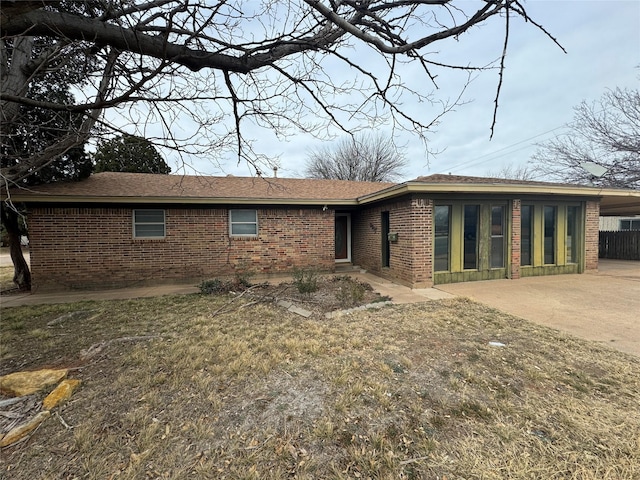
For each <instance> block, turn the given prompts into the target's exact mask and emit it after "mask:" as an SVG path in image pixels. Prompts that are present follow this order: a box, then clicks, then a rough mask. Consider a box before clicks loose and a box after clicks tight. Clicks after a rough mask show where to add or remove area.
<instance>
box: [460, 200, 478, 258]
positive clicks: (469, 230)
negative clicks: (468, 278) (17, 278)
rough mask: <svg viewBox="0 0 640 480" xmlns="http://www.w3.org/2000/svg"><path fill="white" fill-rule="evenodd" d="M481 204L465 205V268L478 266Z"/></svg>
mask: <svg viewBox="0 0 640 480" xmlns="http://www.w3.org/2000/svg"><path fill="white" fill-rule="evenodd" d="M479 210H480V206H479V205H465V206H464V262H463V263H464V265H463V268H464V269H465V270H470V269H477V268H478V212H479Z"/></svg>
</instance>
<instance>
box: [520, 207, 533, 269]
mask: <svg viewBox="0 0 640 480" xmlns="http://www.w3.org/2000/svg"><path fill="white" fill-rule="evenodd" d="M532 212H533V207H532V206H531V205H522V208H521V210H520V265H531V233H532V231H531V221H532V217H531V213H532Z"/></svg>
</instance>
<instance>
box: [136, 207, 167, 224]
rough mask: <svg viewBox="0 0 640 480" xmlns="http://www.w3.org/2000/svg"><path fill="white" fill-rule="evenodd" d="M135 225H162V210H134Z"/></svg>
mask: <svg viewBox="0 0 640 480" xmlns="http://www.w3.org/2000/svg"><path fill="white" fill-rule="evenodd" d="M133 213H134V216H135V222H136V223H164V210H134V212H133Z"/></svg>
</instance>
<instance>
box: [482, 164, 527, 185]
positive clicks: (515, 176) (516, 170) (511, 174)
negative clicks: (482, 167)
mask: <svg viewBox="0 0 640 480" xmlns="http://www.w3.org/2000/svg"><path fill="white" fill-rule="evenodd" d="M486 176H487V177H489V178H504V179H507V180H527V181H529V180H535V178H536V173H535V171H534V168H532V167H531V165H517V166H516V165H513V164H508V165H505V166H504V167H502V168H499V169H497V170H490V171H488V172H487V174H486Z"/></svg>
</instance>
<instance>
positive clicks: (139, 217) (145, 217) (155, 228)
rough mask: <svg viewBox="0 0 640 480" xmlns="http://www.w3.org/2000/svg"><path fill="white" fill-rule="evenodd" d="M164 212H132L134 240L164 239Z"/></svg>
mask: <svg viewBox="0 0 640 480" xmlns="http://www.w3.org/2000/svg"><path fill="white" fill-rule="evenodd" d="M164 236H165V219H164V210H134V211H133V237H134V238H164Z"/></svg>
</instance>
